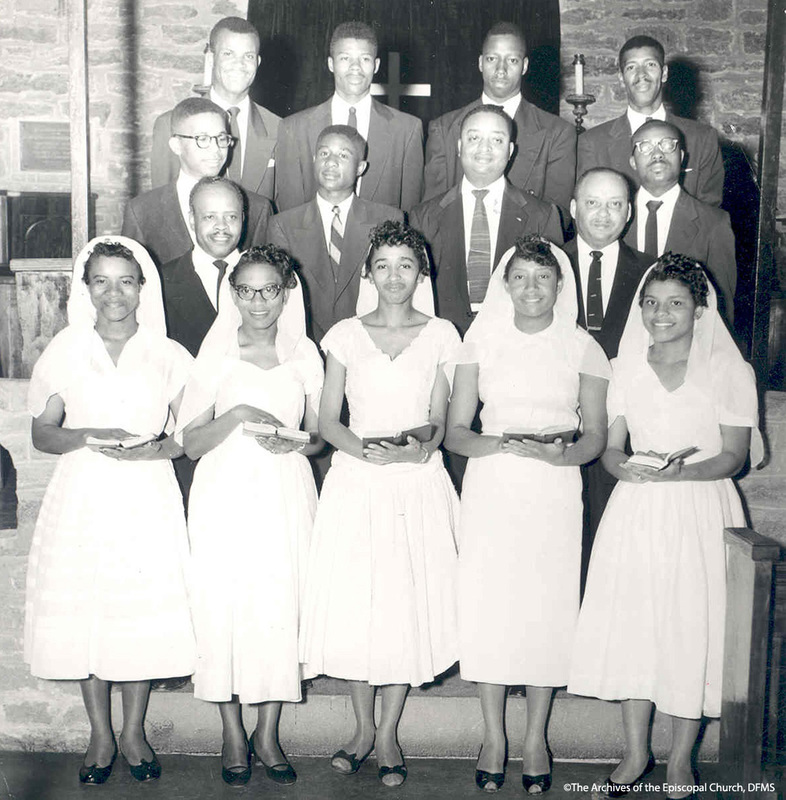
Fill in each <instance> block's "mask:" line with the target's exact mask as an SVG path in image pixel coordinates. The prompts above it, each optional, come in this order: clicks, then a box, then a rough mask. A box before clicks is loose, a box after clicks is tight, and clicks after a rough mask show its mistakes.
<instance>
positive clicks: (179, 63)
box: [140, 47, 204, 76]
mask: <svg viewBox="0 0 786 800" xmlns="http://www.w3.org/2000/svg"><path fill="white" fill-rule="evenodd" d="M140 60H141V62H142V63H143V64H147V65H148V66H151V67H155V68H157V69H176V70H180V71H182V72H190V73H192V74H193V75H195V76H198V75H201V74H202V67H203V66H204V61H203V59H202V57H201V56H185V55H178V54H177V53H172V52H170V51H169V50H156V49H155V48H152V47H143V48H142V50H141V52H140Z"/></svg>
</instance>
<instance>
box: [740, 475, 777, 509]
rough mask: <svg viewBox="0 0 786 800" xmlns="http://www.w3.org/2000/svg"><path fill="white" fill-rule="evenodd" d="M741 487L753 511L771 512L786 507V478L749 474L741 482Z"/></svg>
mask: <svg viewBox="0 0 786 800" xmlns="http://www.w3.org/2000/svg"><path fill="white" fill-rule="evenodd" d="M739 486H740V491H741V492H742V494H743V496H744V497H745V500H746V502H747V504H748V507H749V508H751V509H754V508H757V509H763V510H768V511H771V510H779V509H783V508H784V507H785V506H786V477H780V476H779V477H764V476H759V475H755V474H749V475H748V476H746V477H745V478H743V479H742V480H741V481H740V484H739Z"/></svg>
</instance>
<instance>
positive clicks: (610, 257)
mask: <svg viewBox="0 0 786 800" xmlns="http://www.w3.org/2000/svg"><path fill="white" fill-rule="evenodd" d="M576 244H577V246H578V253H579V280H580V281H581V300H582V302H583V303H584V317H585V319H586V316H587V284H588V283H589V271H590V264H591V263H592V256H591V255H590V253H591V252H592V251H593V250H600V252H601V254H602V255H601V257H600V289H601V298H602V300H603V313H604V314H605V313H606V309H607V308H608V305H609V298H610V297H611V289H612V287H613V286H614V276H615V275H616V274H617V261H618V260H619V254H620V243H619V242H618V241H617V240H616V239H615V240H614V241H613V242H611V244H607V245H606V246H605V247H603V248H597V247H592V246H591V245H588V244H587V243H586V242H585V241H584V239H582V238H581V236H579V235H576Z"/></svg>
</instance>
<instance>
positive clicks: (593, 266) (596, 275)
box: [585, 250, 603, 331]
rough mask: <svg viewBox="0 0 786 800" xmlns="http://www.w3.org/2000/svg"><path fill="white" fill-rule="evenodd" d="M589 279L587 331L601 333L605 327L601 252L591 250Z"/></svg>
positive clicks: (586, 304)
mask: <svg viewBox="0 0 786 800" xmlns="http://www.w3.org/2000/svg"><path fill="white" fill-rule="evenodd" d="M590 255H591V256H592V261H591V262H590V268H589V278H588V280H587V301H586V303H585V306H586V309H587V330H588V331H599V330H600V329H601V328H602V327H603V290H602V286H601V282H600V259H601V256H602V255H603V253H602V252H601V251H600V250H590Z"/></svg>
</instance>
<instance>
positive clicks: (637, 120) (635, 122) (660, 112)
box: [626, 103, 666, 134]
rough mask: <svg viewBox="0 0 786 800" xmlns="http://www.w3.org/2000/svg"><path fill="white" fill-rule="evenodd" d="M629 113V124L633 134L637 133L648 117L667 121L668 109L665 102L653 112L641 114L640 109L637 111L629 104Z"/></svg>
mask: <svg viewBox="0 0 786 800" xmlns="http://www.w3.org/2000/svg"><path fill="white" fill-rule="evenodd" d="M626 113H627V115H628V125H630V132H631V134H633V133H636V131H637V130H638V129H639V128H640V127H641V126H642V125H643V124H644V123H645V122H646V121H647V117H649V118H650V119H657V120H660V121H661V122H665V121H666V109H665V108H664V106H663V103H661V104H660V106H658V108H656V109H655V111H653V112H652V114H641V113H640V112H638V111H635V110H634V109H632V108H631V107H630V106H628V110H627V112H626Z"/></svg>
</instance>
